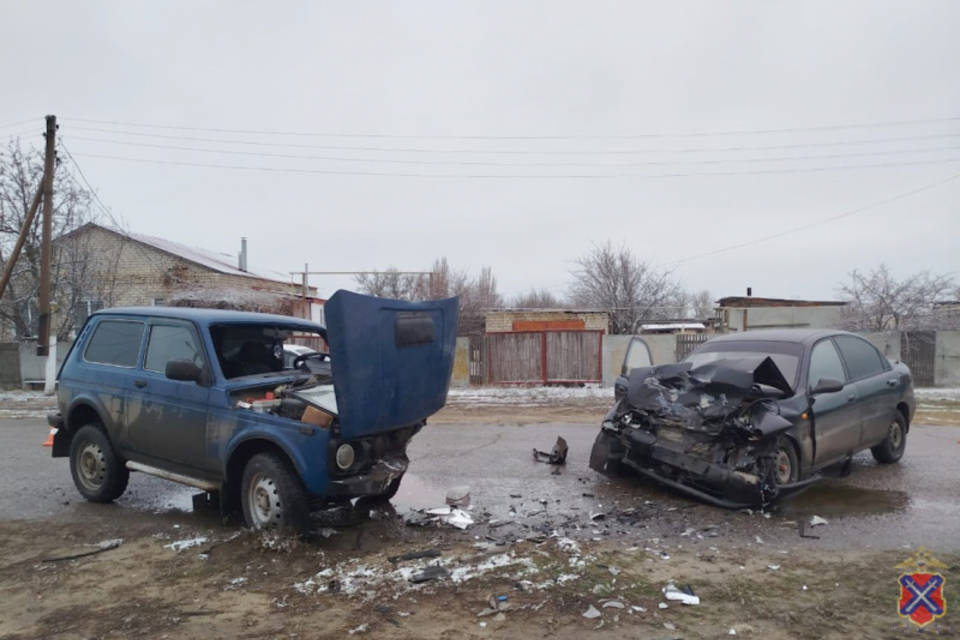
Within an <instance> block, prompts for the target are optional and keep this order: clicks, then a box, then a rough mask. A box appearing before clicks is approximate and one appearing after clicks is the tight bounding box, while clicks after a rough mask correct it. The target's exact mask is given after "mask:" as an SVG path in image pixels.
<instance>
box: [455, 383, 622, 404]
mask: <svg viewBox="0 0 960 640" xmlns="http://www.w3.org/2000/svg"><path fill="white" fill-rule="evenodd" d="M558 400H561V401H567V400H604V401H611V402H612V401H613V387H601V386H600V385H598V384H593V385H586V386H583V387H467V388H459V389H450V392H449V394H447V402H448V403H449V404H455V405H476V406H482V405H492V404H510V405H516V406H538V405H543V404H549V403H551V402H556V401H558Z"/></svg>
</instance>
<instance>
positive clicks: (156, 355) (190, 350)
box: [143, 324, 203, 373]
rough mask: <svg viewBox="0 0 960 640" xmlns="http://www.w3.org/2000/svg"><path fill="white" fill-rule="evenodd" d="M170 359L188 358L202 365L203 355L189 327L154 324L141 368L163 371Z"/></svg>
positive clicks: (199, 365)
mask: <svg viewBox="0 0 960 640" xmlns="http://www.w3.org/2000/svg"><path fill="white" fill-rule="evenodd" d="M171 360H189V361H190V362H192V363H193V364H195V365H197V366H198V367H201V368H202V367H203V355H202V354H201V353H200V347H199V346H198V345H197V340H196V337H195V335H194V332H193V330H192V329H190V327H186V326H182V325H166V324H155V325H153V326H152V327H150V342H149V344H148V345H147V357H146V359H145V360H144V362H143V368H144V369H147V370H149V371H159V372H160V373H163V372H164V371H166V370H167V363H168V362H170V361H171Z"/></svg>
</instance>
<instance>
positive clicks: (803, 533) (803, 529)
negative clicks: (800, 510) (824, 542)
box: [800, 520, 820, 540]
mask: <svg viewBox="0 0 960 640" xmlns="http://www.w3.org/2000/svg"><path fill="white" fill-rule="evenodd" d="M806 527H807V523H806V522H804V521H803V520H801V521H800V537H801V538H811V539H813V540H819V539H820V536H815V535H813V534H810V533H807V531H806Z"/></svg>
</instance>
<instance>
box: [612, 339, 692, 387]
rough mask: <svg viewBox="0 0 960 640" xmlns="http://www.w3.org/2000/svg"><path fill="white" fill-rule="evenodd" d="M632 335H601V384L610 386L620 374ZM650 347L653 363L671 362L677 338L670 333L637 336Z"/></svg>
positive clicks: (675, 352) (675, 359)
mask: <svg viewBox="0 0 960 640" xmlns="http://www.w3.org/2000/svg"><path fill="white" fill-rule="evenodd" d="M633 337H634V336H603V386H605V387H610V386H613V383H614V382H616V380H617V376H619V375H620V367H621V366H622V365H623V358H624V357H625V356H626V355H627V345H629V344H630V340H631V339H632V338H633ZM637 337H639V338H643V341H644V342H646V343H647V346H648V347H650V356H651V358H652V359H653V364H654V365H658V364H672V363H674V362H676V361H677V338H676V337H675V336H673V335H670V334H662V335H661V334H646V335H642V336H637Z"/></svg>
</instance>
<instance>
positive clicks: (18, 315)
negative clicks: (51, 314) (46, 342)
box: [0, 141, 95, 339]
mask: <svg viewBox="0 0 960 640" xmlns="http://www.w3.org/2000/svg"><path fill="white" fill-rule="evenodd" d="M42 174H43V157H42V154H41V153H40V152H39V151H36V150H28V151H24V150H23V149H21V147H20V144H19V141H10V142H9V143H8V144H7V147H6V148H5V149H2V150H0V263H4V262H5V261H6V259H7V258H8V256H9V255H10V250H11V247H12V246H13V244H14V242H15V241H16V238H17V235H18V234H19V233H20V228H21V227H22V225H23V221H24V219H25V218H26V215H27V212H28V210H29V206H30V201H31V200H32V198H33V195H34V194H35V193H36V190H37V188H38V186H39V184H40V180H41V176H42ZM90 201H91V196H90V194H89V193H88V192H87V191H86V190H84V189H81V188H80V187H78V186H77V184H76V182H75V181H74V180H73V178H72V176H71V175H70V174H69V173H67V171H66V170H65V169H64V168H63V167H58V169H57V171H56V173H55V176H54V198H53V220H52V222H53V236H54V238H57V237H59V236H63V235H64V234H67V233H69V232H70V231H72V230H73V229H76V228H77V227H79V226H81V225H82V224H84V223H86V222H88V221H90V220H92V219H93V217H94V216H93V215H92V213H91V209H90ZM40 226H41V225H40V224H39V222H38V221H35V223H34V225H33V227H32V228H31V229H30V232H29V235H28V236H27V239H26V242H25V244H24V246H23V250H22V251H21V253H20V257H19V258H18V260H17V263H16V266H15V267H14V271H13V275H12V277H11V279H10V282H9V284H8V285H7V290H6V292H5V293H4V296H3V300H2V301H0V321H2V322H4V323H7V324H9V325H11V326H12V328H13V331H14V334H15V335H16V337H17V338H18V339H23V338H27V337H31V336H34V335H36V331H37V327H36V324H37V323H36V319H37V310H36V305H37V295H38V292H39V287H40V240H41V229H40ZM89 256H90V254H89V247H85V246H83V244H82V243H79V242H74V243H65V244H60V243H54V246H53V254H52V265H51V267H52V268H51V278H50V284H51V296H52V297H51V305H52V306H53V307H54V308H55V309H56V310H57V318H58V319H59V320H60V326H59V327H58V329H57V335H58V337H59V338H60V339H64V338H66V337H67V336H68V335H69V334H70V332H71V331H72V330H73V328H74V327H73V324H74V323H73V320H74V315H75V314H74V310H75V309H76V308H77V306H78V305H79V304H80V303H81V302H82V301H83V299H84V298H85V296H87V295H89V294H91V293H92V291H91V289H93V288H95V284H94V282H93V273H92V269H91V267H90V260H89Z"/></svg>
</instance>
